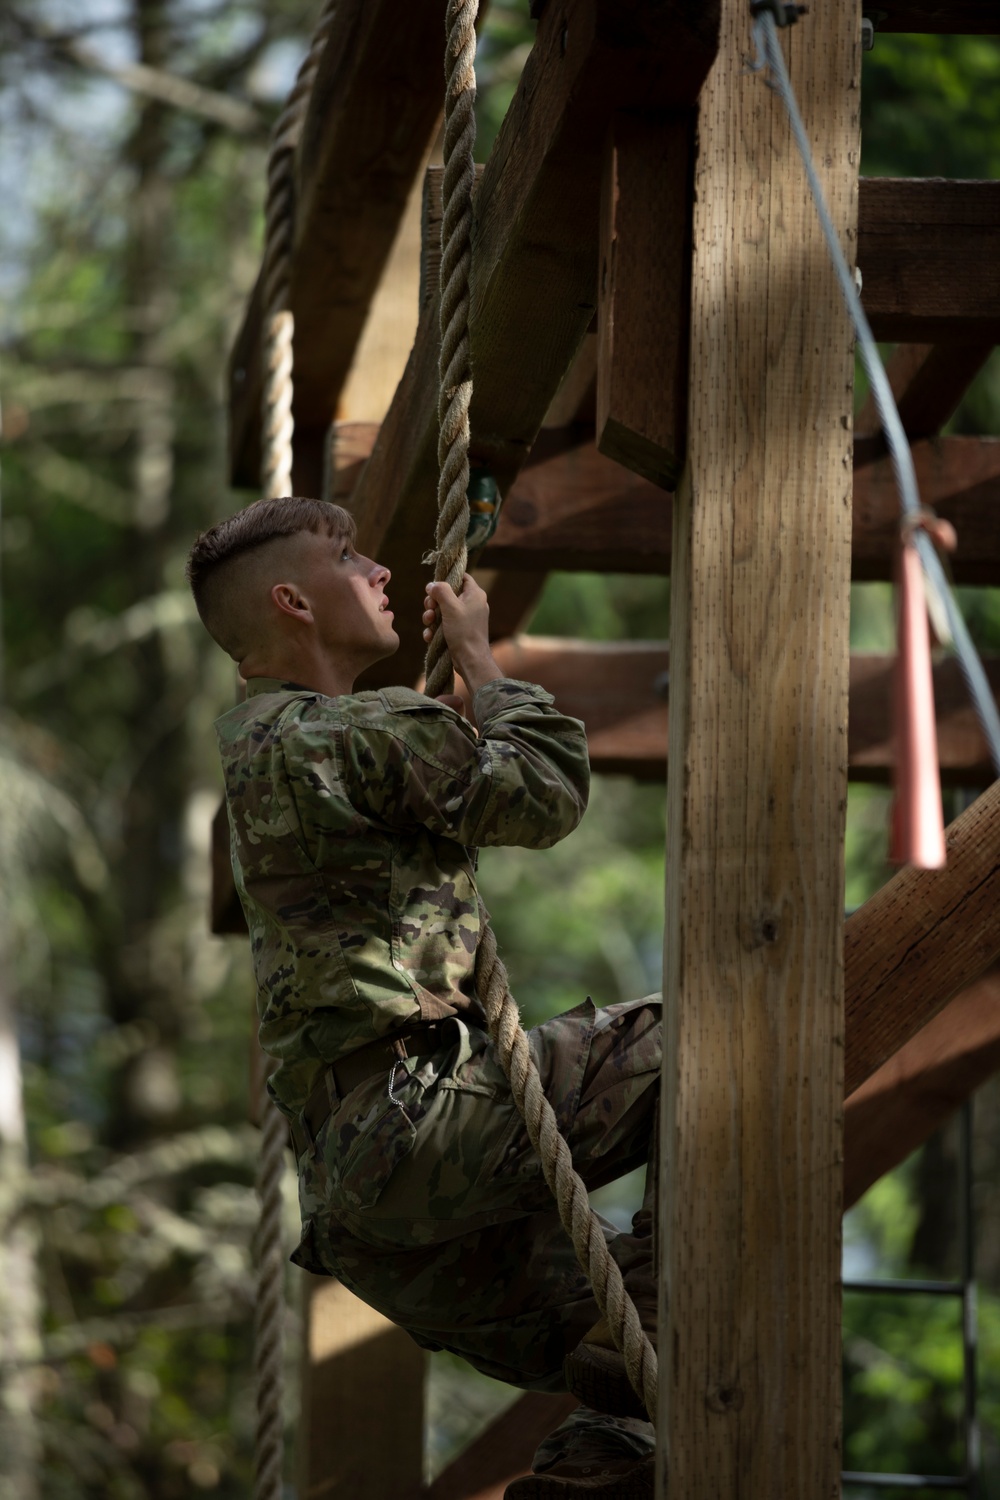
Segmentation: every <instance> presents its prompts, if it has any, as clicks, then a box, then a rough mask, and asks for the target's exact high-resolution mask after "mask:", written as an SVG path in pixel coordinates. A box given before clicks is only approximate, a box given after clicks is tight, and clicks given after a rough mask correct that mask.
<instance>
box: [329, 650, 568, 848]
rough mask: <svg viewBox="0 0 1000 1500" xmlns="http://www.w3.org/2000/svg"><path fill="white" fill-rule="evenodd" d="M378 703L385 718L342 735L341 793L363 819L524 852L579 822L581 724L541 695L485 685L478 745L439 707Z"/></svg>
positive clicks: (406, 699) (414, 701) (530, 689)
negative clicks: (344, 789) (511, 846)
mask: <svg viewBox="0 0 1000 1500" xmlns="http://www.w3.org/2000/svg"><path fill="white" fill-rule="evenodd" d="M498 670H499V669H498ZM381 697H382V699H383V703H384V706H385V709H386V712H385V713H383V714H381V715H379V717H378V719H377V720H374V721H368V722H365V723H359V724H356V725H352V726H349V727H346V728H345V731H344V767H345V769H344V775H345V786H346V787H347V789H348V793H349V796H350V798H351V800H352V802H353V803H354V805H355V807H357V808H358V810H359V811H361V812H363V813H364V814H365V815H366V816H368V817H370V818H374V819H375V820H377V821H378V822H380V823H383V824H384V825H386V826H387V827H388V828H391V829H399V830H405V829H407V828H415V827H422V828H426V829H428V830H429V831H430V832H432V833H436V834H440V835H443V836H445V837H447V838H452V839H455V840H457V842H459V843H461V844H470V845H489V844H518V845H522V846H524V847H527V848H548V847H549V846H550V845H551V844H555V843H558V841H559V840H560V839H562V838H565V836H566V835H567V834H568V833H570V832H572V830H573V829H574V828H575V827H576V825H577V823H578V822H579V821H580V818H581V817H582V816H583V813H584V810H585V808H586V805H587V795H588V791H589V786H590V765H589V760H588V756H587V741H586V736H585V734H584V731H583V725H582V724H581V723H580V722H579V720H577V719H571V718H569V717H568V716H567V715H566V714H562V713H560V712H559V711H558V709H556V708H555V707H554V706H553V702H552V698H551V695H550V694H549V693H546V692H544V691H543V690H542V689H541V688H538V687H534V686H532V685H531V684H529V683H521V682H513V681H511V680H510V679H508V678H504V677H501V676H499V675H497V676H496V677H490V678H488V679H487V680H486V681H485V682H483V683H482V684H481V685H480V686H479V688H478V691H477V692H476V693H475V697H474V709H475V713H476V718H477V721H478V723H479V726H480V732H479V735H478V736H476V735H475V734H474V732H473V731H472V729H471V728H470V727H469V725H468V724H466V722H465V721H464V720H463V719H462V718H461V717H460V715H458V714H456V713H454V712H452V711H451V710H450V709H448V708H446V707H445V706H444V705H442V704H438V703H434V702H431V701H430V700H428V699H421V698H419V697H418V696H417V695H416V694H404V693H391V692H390V693H384V694H382V695H381Z"/></svg>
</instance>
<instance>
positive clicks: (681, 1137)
mask: <svg viewBox="0 0 1000 1500" xmlns="http://www.w3.org/2000/svg"><path fill="white" fill-rule="evenodd" d="M748 25H749V18H748V16H747V13H746V9H745V7H744V6H743V5H742V4H740V3H739V0H724V5H723V19H722V27H721V34H720V46H719V55H718V58H717V61H716V63H715V65H714V66H713V69H712V71H711V73H710V75H709V79H708V81H707V83H706V85H705V87H704V89H703V91H702V98H701V106H700V112H699V120H698V142H699V154H698V159H697V164H696V171H695V206H694V227H693V262H692V275H691V282H692V312H691V378H690V421H689V437H688V441H689V459H688V466H687V469H686V471H685V477H684V480H683V481H682V484H681V486H680V488H679V489H678V492H677V495H676V496H675V501H674V533H673V572H672V583H671V651H672V666H671V703H670V710H671V736H672V740H673V753H672V754H671V757H670V765H669V770H668V783H667V803H668V812H667V826H668V841H667V911H666V943H665V949H666V951H665V984H664V990H665V1002H666V1011H665V1027H666V1036H665V1043H664V1095H663V1103H664V1109H663V1135H662V1142H661V1145H662V1159H663V1172H662V1176H661V1193H660V1237H661V1255H662V1275H661V1287H662V1288H663V1296H662V1298H661V1321H660V1327H661V1334H660V1341H659V1345H660V1350H661V1366H660V1369H661V1374H660V1414H659V1423H658V1433H659V1441H660V1444H661V1446H662V1452H663V1466H662V1472H663V1478H662V1481H661V1485H662V1493H668V1494H670V1495H672V1496H683V1497H684V1500H736V1497H737V1496H738V1497H740V1500H774V1497H775V1496H778V1495H780V1496H796V1497H799V1496H802V1497H805V1496H809V1497H811V1500H820V1497H823V1500H829V1497H833V1496H835V1495H837V1494H839V1488H840V1452H839V1448H840V1415H839V1408H840V1358H841V1352H840V1322H839V1319H840V1296H839V1278H840V1192H841V1178H842V1167H841V1160H840V1149H841V1142H840V1123H841V1110H842V1102H843V1095H842V1071H841V1068H842V1060H843V1036H844V1032H843V1013H842V996H843V988H842V985H843V975H842V966H841V926H842V915H841V913H842V903H843V883H842V863H843V850H842V844H843V824H844V805H845V800H846V773H847V695H848V603H849V587H848V585H849V577H850V506H851V435H850V425H851V424H850V413H851V407H852V390H851V388H852V373H853V372H852V339H851V335H850V331H849V328H848V323H847V318H846V314H845V312H844V310H843V307H842V305H841V300H840V294H839V292H838V290H837V286H836V283H835V281H834V278H833V274H832V272H831V270H830V268H829V263H828V257H827V253H826V250H825V248H824V245H823V243H822V240H821V236H820V232H819V229H818V226H817V223H816V215H815V211H814V208H813V205H812V202H811V197H810V193H809V190H808V186H807V183H806V180H805V177H804V173H803V172H802V170H801V167H800V165H799V162H798V159H797V155H796V152H795V149H794V147H793V145H792V143H791V140H790V137H789V132H788V127H787V123H786V119H785V116H784V113H783V111H782V109H781V106H780V102H779V101H778V100H777V99H776V98H775V96H774V95H773V94H772V93H771V92H770V91H769V90H768V89H767V87H766V86H764V87H763V88H762V87H761V86H760V85H761V83H762V80H761V79H760V78H759V77H755V76H753V75H752V74H749V73H748V72H747V70H746V66H745V59H746V57H747V56H748V55H750V52H751V43H750V38H749V32H748ZM818 37H822V40H823V45H822V46H821V47H820V46H817V45H816V40H817V38H818ZM783 45H784V46H785V47H786V48H787V49H788V54H789V65H790V72H791V78H792V83H793V86H794V88H795V91H796V94H797V97H798V100H799V104H800V108H801V109H802V111H803V114H804V118H805V123H806V128H807V130H808V131H809V132H810V134H811V135H812V136H813V137H814V138H815V139H816V140H818V141H819V140H821V141H822V153H821V155H820V159H819V171H820V173H821V175H822V178H823V181H824V187H825V192H826V196H827V200H828V203H829V205H830V209H831V214H832V216H833V220H834V223H835V225H836V227H837V230H838V233H839V234H840V236H841V239H842V242H843V243H844V245H845V247H847V250H848V253H849V254H850V249H851V237H852V235H853V231H854V227H855V223H856V213H857V193H856V181H857V177H856V174H857V151H858V85H859V82H860V36H859V28H858V24H857V13H856V12H854V11H851V10H850V9H845V8H844V7H843V6H841V5H839V4H837V3H834V0H819V3H817V4H814V5H812V6H811V7H810V13H809V22H808V29H807V28H806V27H805V26H800V27H798V28H793V29H792V32H791V35H788V34H787V33H784V34H783Z"/></svg>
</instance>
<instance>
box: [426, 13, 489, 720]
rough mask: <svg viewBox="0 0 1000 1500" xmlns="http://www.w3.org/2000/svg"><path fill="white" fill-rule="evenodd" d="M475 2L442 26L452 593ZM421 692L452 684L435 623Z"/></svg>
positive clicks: (442, 373)
mask: <svg viewBox="0 0 1000 1500" xmlns="http://www.w3.org/2000/svg"><path fill="white" fill-rule="evenodd" d="M478 14H479V0H448V8H447V15H446V20H445V27H446V30H447V42H446V45H445V63H444V68H445V105H444V182H443V198H444V203H443V213H442V219H441V313H440V320H441V353H440V356H439V359H438V382H439V396H438V471H439V473H438V492H437V502H438V521H437V534H436V537H435V550H434V552H433V553H432V554H431V559H429V560H433V562H434V577H435V579H436V580H437V581H438V582H447V583H449V584H450V585H451V587H452V588H453V589H454V590H455V592H456V594H457V593H458V592H459V590H460V589H461V587H462V579H463V578H464V577H465V569H466V565H467V563H468V560H469V559H468V552H467V550H466V545H465V538H466V534H467V532H468V529H469V499H468V489H469V404H470V402H471V401H472V360H471V356H470V352H469V271H470V267H471V265H472V189H473V186H474V184H475V180H476V168H475V163H474V161H473V156H472V152H473V147H474V146H475V143H476V115H475V105H476V17H477V15H478ZM425 670H426V678H427V688H426V691H427V692H428V693H429V694H430V695H431V696H432V697H434V696H436V695H437V694H438V693H447V692H449V691H450V690H451V687H452V684H453V682H454V673H453V671H452V665H451V657H450V655H449V654H448V648H447V646H446V645H445V640H444V634H443V632H442V630H441V627H440V625H439V626H438V627H437V628H436V630H435V632H434V635H433V638H432V640H431V642H430V645H429V646H428V648H427V660H426V669H425Z"/></svg>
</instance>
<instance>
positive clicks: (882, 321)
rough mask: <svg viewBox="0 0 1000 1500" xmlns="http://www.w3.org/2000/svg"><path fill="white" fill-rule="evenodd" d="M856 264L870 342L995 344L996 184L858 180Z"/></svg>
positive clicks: (999, 287) (999, 285)
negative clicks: (873, 337) (869, 332)
mask: <svg viewBox="0 0 1000 1500" xmlns="http://www.w3.org/2000/svg"><path fill="white" fill-rule="evenodd" d="M857 261H858V267H859V268H860V271H861V275H862V290H861V300H862V303H863V304H864V308H865V312H866V313H867V314H868V320H869V322H870V323H871V325H872V331H873V333H874V334H875V337H876V338H877V339H885V340H890V341H892V340H896V339H899V340H902V341H904V342H906V343H935V344H936V343H966V344H967V343H969V342H970V341H976V342H982V343H985V342H992V343H994V344H996V343H998V342H1000V275H998V274H997V267H998V266H1000V182H951V181H947V180H945V179H943V178H927V179H925V180H921V179H914V178H893V177H865V178H862V179H861V184H860V197H859V202H858V250H857Z"/></svg>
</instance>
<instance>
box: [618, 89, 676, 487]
mask: <svg viewBox="0 0 1000 1500" xmlns="http://www.w3.org/2000/svg"><path fill="white" fill-rule="evenodd" d="M693 144H694V116H693V113H692V112H691V111H686V112H684V113H682V114H677V115H667V116H661V115H653V116H645V117H640V116H637V115H635V114H633V113H631V112H627V113H626V112H620V113H618V114H616V115H615V117H614V119H613V120H612V122H611V129H610V132H609V134H608V141H607V145H606V147H605V153H604V171H603V175H602V179H601V238H600V246H599V254H600V275H599V280H598V300H597V446H598V448H599V449H600V450H601V452H602V453H605V454H607V456H608V457H609V458H613V459H615V460H616V462H618V463H620V464H624V465H625V467H626V468H628V469H631V470H632V471H634V472H635V473H636V474H639V475H641V476H642V477H643V478H644V479H648V480H651V481H652V483H653V484H658V485H661V486H662V487H663V488H665V489H671V490H672V489H673V488H674V486H675V484H676V483H677V479H678V476H679V475H680V471H681V464H682V462H683V459H684V444H685V438H686V427H687V376H688V307H689V302H690V293H689V284H690V268H691V186H690V179H691V163H692V147H693Z"/></svg>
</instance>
